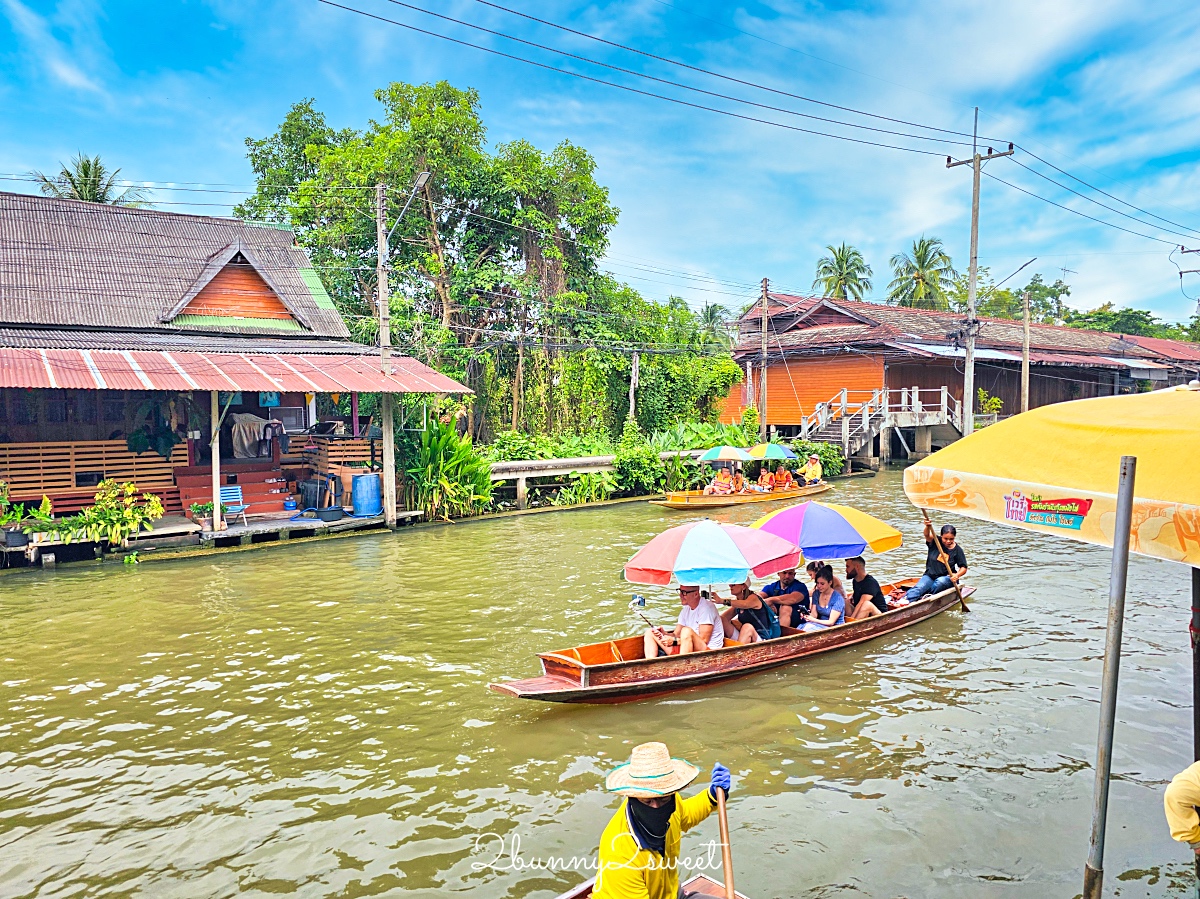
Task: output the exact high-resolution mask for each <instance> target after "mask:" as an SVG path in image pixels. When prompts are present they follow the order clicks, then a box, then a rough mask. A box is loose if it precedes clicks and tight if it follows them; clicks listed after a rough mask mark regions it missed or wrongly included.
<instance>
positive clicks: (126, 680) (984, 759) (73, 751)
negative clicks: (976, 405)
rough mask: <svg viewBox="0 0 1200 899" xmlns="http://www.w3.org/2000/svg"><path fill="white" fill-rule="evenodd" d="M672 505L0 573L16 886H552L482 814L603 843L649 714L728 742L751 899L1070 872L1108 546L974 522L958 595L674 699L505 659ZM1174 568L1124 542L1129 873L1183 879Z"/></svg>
mask: <svg viewBox="0 0 1200 899" xmlns="http://www.w3.org/2000/svg"><path fill="white" fill-rule="evenodd" d="M834 496H835V498H836V499H837V500H839V501H844V502H849V503H852V504H855V505H859V506H860V507H862V508H865V509H869V510H870V509H874V510H875V511H876V512H877V513H878V514H880V515H882V516H883V517H885V518H888V519H889V520H892V521H895V522H897V523H898V524H901V526H902V527H903V529H904V531H905V535H906V539H908V540H909V545H908V546H906V547H904V548H902V549H900V550H897V551H895V552H893V553H891V554H888V555H887V556H884V557H880V558H878V559H872V560H869V561H870V563H871V565H872V570H873V571H875V573H876V574H879V575H881V580H882V579H883V577H882V575H888V574H898V573H904V572H908V571H915V570H916V568H917V567H918V566H919V564H920V561H921V559H923V545H922V544H921V543H920V540H919V519H918V516H917V515H916V513H915V512H914V511H913V510H912V509H911V507H909V506H908V504H907V502H906V501H905V500H904V499H903V497H902V494H901V492H900V489H899V475H898V474H897V473H890V474H886V475H883V476H880V477H878V478H876V479H874V480H872V481H858V482H853V483H846V484H844V485H842V486H839V487H838V489H837V491H836V494H835V495H834ZM756 511H757V510H756ZM728 517H729V518H730V519H731V520H743V521H744V520H749V519H750V518H752V517H753V515H752V514H751V513H750V512H749V511H748V510H737V511H735V512H733V513H731V514H730V515H729V516H728ZM682 520H684V519H683V518H681V517H680V516H679V515H678V514H677V513H669V512H663V511H661V510H658V509H655V508H653V507H650V506H647V505H642V504H638V505H625V506H618V507H612V508H607V509H596V510H587V511H579V512H573V513H569V514H550V515H540V516H530V517H524V518H514V519H508V520H502V521H494V522H487V523H475V524H466V525H455V526H450V527H444V528H438V529H430V530H409V531H407V532H403V533H401V534H400V535H399V536H380V537H377V538H365V539H356V540H344V541H334V542H328V543H325V544H322V545H313V546H296V547H282V548H278V549H272V550H268V551H263V552H255V553H247V554H239V555H232V556H224V557H218V558H213V559H197V560H186V561H178V562H166V563H155V564H145V565H142V566H140V567H138V568H136V569H125V568H122V567H121V566H119V565H116V566H106V567H105V568H104V569H103V570H102V571H97V570H95V569H94V568H92V567H83V568H79V567H76V568H73V569H66V568H64V569H60V570H59V571H57V572H52V573H45V574H28V573H25V574H20V575H18V576H15V577H5V578H2V579H0V708H2V712H0V715H2V717H0V895H3V896H5V897H9V896H39V897H51V896H153V897H176V896H178V897H209V896H212V897H215V896H232V895H235V894H236V895H239V896H242V895H245V896H265V895H268V894H279V893H292V894H295V895H300V896H322V897H324V896H331V897H332V896H338V897H351V896H368V895H413V896H440V895H443V894H445V893H448V892H452V891H453V892H462V891H464V890H472V891H474V894H477V895H480V896H489V897H491V896H497V897H499V896H507V897H524V896H536V897H550V896H553V895H555V894H556V893H557V892H558V891H560V890H563V889H566V888H567V887H569V886H571V885H572V884H573V883H575V882H576V881H577V880H579V879H581V878H580V876H579V875H577V874H572V873H566V874H562V873H559V874H550V873H546V872H544V871H538V870H529V869H520V870H495V869H488V868H483V869H480V867H479V866H480V865H482V864H483V863H484V862H487V861H488V860H489V859H490V858H491V857H492V856H494V855H495V854H496V850H495V848H494V846H495V844H492V845H491V846H488V847H477V844H476V841H477V839H478V838H479V837H480V835H482V834H487V833H493V834H498V835H500V837H503V838H504V839H505V840H506V841H508V845H509V846H511V840H512V839H513V838H514V837H519V838H520V857H521V859H522V860H523V861H525V862H526V863H532V862H533V860H534V859H536V858H538V857H546V856H549V855H555V856H563V855H575V854H581V855H584V856H590V855H591V854H592V853H593V852H594V850H595V846H596V841H597V838H598V835H599V833H600V830H601V829H602V827H603V826H604V823H605V822H606V821H607V819H608V817H609V815H610V814H611V809H613V808H614V807H615V804H616V803H615V802H614V801H613V800H612V799H611V798H609V797H608V796H607V795H606V794H604V793H603V792H602V791H601V788H600V783H601V779H602V776H603V774H604V772H605V771H606V770H607V769H608V768H609V767H610V766H611V765H612V764H613V763H614V762H615V761H617V760H620V759H623V758H624V757H625V756H626V755H627V754H628V752H629V749H630V747H631V745H633V744H634V743H637V742H641V741H644V740H648V739H665V740H666V741H668V742H669V744H670V746H671V748H672V750H673V751H674V753H675V754H676V755H682V756H684V757H687V758H689V759H692V760H694V761H696V762H698V763H700V764H701V765H703V766H704V768H705V770H706V771H707V769H708V768H709V767H710V766H711V765H712V763H713V762H714V761H717V760H719V761H722V762H724V763H725V764H726V765H728V766H729V767H730V768H731V769H732V770H733V771H734V774H735V782H734V792H733V801H732V802H731V806H730V816H731V824H732V841H733V847H734V857H735V868H736V871H737V880H738V886H739V888H740V889H742V890H744V891H745V892H747V893H748V894H749V895H750V896H753V897H790V896H814V897H815V896H822V897H824V896H841V895H846V896H872V897H892V896H907V897H918V896H929V897H955V899H958V897H964V896H971V897H1009V896H1013V897H1046V896H1073V895H1075V894H1077V893H1079V892H1080V884H1081V876H1080V872H1081V870H1082V867H1083V861H1084V858H1085V856H1086V848H1087V831H1088V823H1089V821H1088V818H1089V803H1090V795H1091V788H1092V778H1093V775H1092V771H1091V769H1090V767H1089V766H1090V763H1091V760H1092V758H1093V755H1094V753H1095V730H1096V716H1097V704H1096V697H1097V685H1098V681H1099V671H1100V654H1101V652H1102V647H1103V637H1104V631H1103V619H1104V607H1105V602H1106V596H1107V593H1106V591H1107V586H1106V585H1107V568H1108V557H1107V554H1106V553H1105V552H1104V551H1101V550H1094V549H1088V548H1084V547H1080V546H1078V545H1075V544H1071V543H1066V542H1057V543H1041V542H1039V541H1037V540H1034V539H1033V538H1031V537H1029V536H1026V535H1022V534H1019V533H1017V532H1015V531H1010V530H1005V529H1002V528H998V527H991V526H987V525H981V524H975V523H971V522H966V521H961V520H960V521H957V522H956V523H957V524H959V525H960V527H961V531H960V539H961V540H962V542H963V544H964V546H965V548H966V552H967V556H968V559H969V560H970V562H971V566H972V570H973V571H974V572H975V577H974V578H973V580H974V582H975V583H976V584H977V585H978V586H979V587H980V592H979V594H978V596H977V598H976V600H975V601H974V602H973V603H972V612H971V613H970V614H969V615H965V616H964V615H962V614H960V613H959V612H957V611H955V612H948V613H946V614H944V615H942V616H941V617H940V618H939V619H936V620H934V621H932V622H928V623H926V624H923V625H919V626H917V627H916V628H913V629H911V630H909V631H907V632H904V633H902V634H899V635H896V636H893V637H890V638H886V639H883V640H880V641H877V642H875V643H872V644H869V645H866V646H863V647H859V648H855V649H849V650H845V651H843V652H840V653H837V654H834V655H832V656H829V657H826V658H823V659H819V660H816V661H812V662H809V663H806V664H802V665H796V666H792V667H790V668H785V669H781V670H778V671H776V672H772V673H768V674H765V675H760V676H757V677H753V678H749V679H743V680H741V681H736V682H734V683H732V684H727V685H724V686H721V687H717V688H714V689H710V690H705V691H697V692H690V693H686V694H682V695H680V696H677V697H676V698H674V699H668V700H660V701H651V702H644V703H639V704H634V705H625V706H607V707H571V706H545V705H539V704H532V703H521V702H519V701H516V700H507V699H505V698H503V697H500V696H497V695H495V694H492V693H490V692H488V691H486V690H485V689H484V684H485V683H486V682H488V681H489V680H495V679H500V678H503V677H505V676H513V677H522V676H528V675H531V674H534V673H536V671H537V665H536V661H535V659H534V657H533V654H534V652H535V651H537V650H539V649H547V648H554V647H559V646H563V645H571V644H574V643H581V642H586V641H588V640H590V639H594V638H596V637H598V636H604V635H611V634H618V633H631V632H633V631H635V630H636V629H637V624H636V622H635V621H633V620H631V619H630V618H629V615H628V612H627V610H626V604H627V602H628V597H629V592H630V590H629V588H628V586H627V585H625V584H623V582H622V580H621V577H620V568H621V565H622V563H623V562H624V561H625V560H626V558H627V557H628V556H629V555H631V554H632V553H633V551H634V550H635V549H636V548H637V547H638V546H639V545H641V544H642V543H643V542H645V540H647V539H648V538H649V537H651V536H653V535H654V534H655V533H657V532H658V531H660V530H662V529H663V528H665V527H667V526H668V525H670V524H675V523H679V522H681V521H682ZM1186 588H1187V580H1186V570H1185V569H1184V568H1182V567H1180V566H1176V565H1170V564H1167V563H1158V562H1152V561H1148V560H1144V559H1138V560H1135V561H1134V563H1133V566H1132V583H1131V596H1130V603H1129V614H1128V621H1127V627H1126V652H1127V654H1126V657H1125V663H1124V665H1123V668H1122V688H1121V697H1120V709H1119V726H1118V729H1117V735H1116V743H1117V748H1116V754H1115V755H1116V758H1115V771H1116V772H1117V775H1118V779H1117V781H1116V783H1115V784H1114V786H1113V793H1112V815H1111V818H1110V825H1109V852H1108V859H1107V865H1106V870H1107V875H1108V883H1109V885H1110V890H1112V889H1113V888H1115V892H1116V894H1117V895H1120V896H1125V897H1141V896H1180V895H1184V891H1183V888H1182V887H1181V886H1180V884H1181V882H1182V881H1183V878H1184V877H1185V876H1186V873H1187V870H1188V855H1189V853H1188V852H1187V849H1186V847H1182V848H1181V847H1180V846H1179V845H1178V844H1175V843H1173V842H1172V841H1171V840H1170V839H1169V836H1168V835H1167V833H1166V827H1165V824H1164V821H1163V817H1162V804H1161V792H1162V789H1163V786H1164V784H1165V782H1166V780H1167V779H1169V777H1170V776H1171V774H1172V773H1174V772H1175V771H1176V770H1178V769H1179V768H1181V767H1183V766H1184V765H1185V764H1186V763H1187V761H1188V756H1189V753H1190V746H1191V734H1190V709H1191V698H1190V695H1189V689H1190V680H1191V679H1190V669H1189V665H1188V661H1189V659H1188V653H1187V626H1186V622H1187V608H1188V605H1189V603H1188V597H1187V595H1186ZM641 592H644V593H646V594H647V595H648V596H649V597H650V607H651V609H652V610H653V609H658V610H661V612H662V615H663V617H666V615H667V613H668V610H671V609H673V608H676V605H675V602H674V599H673V598H672V597H671V596H670V594H669V592H668V591H665V590H649V591H646V590H643V591H641ZM715 835H716V822H715V819H710V821H709V822H706V824H705V825H703V826H702V827H701V828H700V829H699V830H698V831H695V832H693V834H692V835H690V836H689V837H688V838H687V840H685V852H690V853H692V854H694V855H697V856H698V855H700V854H702V852H703V849H702V846H701V844H702V843H703V842H704V841H707V840H709V839H712V838H714V837H715ZM509 864H510V863H509ZM1111 894H1112V893H1110V895H1111Z"/></svg>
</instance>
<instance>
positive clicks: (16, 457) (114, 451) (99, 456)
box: [0, 440, 188, 501]
mask: <svg viewBox="0 0 1200 899" xmlns="http://www.w3.org/2000/svg"><path fill="white" fill-rule="evenodd" d="M187 463H188V456H187V445H186V444H184V443H180V444H177V445H176V446H175V449H174V450H172V452H171V458H170V459H164V458H163V457H162V456H160V455H158V453H155V452H148V453H142V454H141V455H140V456H137V455H134V454H133V453H131V452H130V451H129V449H128V448H127V447H126V446H125V441H124V440H88V441H81V442H78V443H5V444H2V445H0V480H3V481H5V482H6V483H7V484H8V486H9V492H10V495H11V496H12V497H13V498H14V499H18V500H22V501H28V500H39V499H41V498H42V496H43V495H45V496H49V497H50V498H51V499H53V498H54V497H55V496H61V495H64V494H77V493H80V492H87V491H89V490H94V489H95V485H94V484H93V483H91V481H94V480H98V478H97V477H96V476H97V475H98V476H99V478H113V479H114V480H117V481H121V482H125V481H132V482H133V483H135V484H136V485H137V486H138V489H139V490H145V491H149V492H151V493H156V492H158V491H159V490H166V489H170V488H174V486H175V474H174V471H175V469H176V468H178V467H180V466H184V465H187ZM80 475H82V476H83V478H82V480H83V481H84V483H83V484H80V482H79V481H80V477H79V476H80ZM89 476H90V477H89Z"/></svg>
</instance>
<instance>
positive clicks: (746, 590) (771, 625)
mask: <svg viewBox="0 0 1200 899" xmlns="http://www.w3.org/2000/svg"><path fill="white" fill-rule="evenodd" d="M729 592H730V593H731V594H732V598H731V599H726V600H723V602H724V603H725V605H727V606H729V608H728V609H726V610H725V611H724V612H722V613H721V624H722V625H723V626H724V633H725V637H726V638H727V639H730V640H736V641H737V642H738V643H757V642H758V641H759V640H774V639H775V638H776V637H778V636H779V634H780V631H779V616H777V615H776V614H775V610H774V609H773V608H771V604H770V603H768V602H767V601H766V600H765V599H763V598H762V597H761V596H759V595H758V594H757V593H753V592H751V590H750V580H749V578H747V579H746V582H745V583H742V584H730V585H729Z"/></svg>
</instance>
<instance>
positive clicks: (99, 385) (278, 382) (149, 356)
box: [0, 347, 470, 393]
mask: <svg viewBox="0 0 1200 899" xmlns="http://www.w3.org/2000/svg"><path fill="white" fill-rule="evenodd" d="M363 349H364V350H368V352H363V353H338V354H333V353H295V352H292V353H285V352H273V353H270V352H243V353H236V352H224V353H216V352H203V351H198V350H169V351H168V350H157V351H154V350H107V349H106V350H98V349H95V350H93V349H57V348H56V349H45V348H32V347H28V348H20V347H0V387H23V388H36V387H40V388H52V389H53V388H71V389H75V390H170V391H187V390H229V391H233V390H250V391H266V392H276V391H278V392H297V393H349V392H351V391H358V392H361V393H470V390H468V388H466V387H464V386H463V385H462V384H459V383H458V382H457V381H455V380H453V379H452V378H448V377H446V376H445V375H442V374H439V373H438V372H436V371H434V370H433V369H432V368H430V367H429V366H427V365H423V364H422V363H420V362H418V361H416V360H415V359H411V358H409V357H406V356H392V357H391V358H390V360H389V366H388V367H389V371H388V373H387V374H384V373H383V372H382V371H381V370H380V363H379V355H378V351H377V350H374V349H373V348H368V347H363Z"/></svg>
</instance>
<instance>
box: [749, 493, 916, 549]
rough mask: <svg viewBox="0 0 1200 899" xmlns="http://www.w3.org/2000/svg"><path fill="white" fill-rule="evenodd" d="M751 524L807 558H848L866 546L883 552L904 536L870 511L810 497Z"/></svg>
mask: <svg viewBox="0 0 1200 899" xmlns="http://www.w3.org/2000/svg"><path fill="white" fill-rule="evenodd" d="M754 527H756V528H758V529H759V530H761V531H765V532H767V533H768V534H775V535H776V536H778V537H782V538H783V539H784V540H787V541H788V542H789V543H791V544H793V545H795V546H797V547H799V548H800V550H801V551H802V552H803V553H804V555H805V556H806V557H807V558H809V559H852V558H854V557H855V556H860V555H862V553H863V551H864V550H866V549H867V548H868V547H869V548H870V549H871V551H872V552H877V553H883V552H887V551H888V550H889V549H895V548H896V547H897V546H899V545H900V544H901V543H902V542H903V540H904V538H903V537H902V536H901V534H900V532H899V531H898V530H896V529H895V528H894V527H892V526H891V525H890V524H888V523H887V522H885V521H880V520H879V519H878V518H875V517H874V516H873V515H868V514H867V513H866V512H860V511H859V510H858V509H853V508H851V507H850V506H843V505H841V504H840V503H818V502H815V501H811V500H810V501H809V502H804V503H798V504H797V505H794V506H788V507H787V508H784V509H778V510H776V511H774V512H772V513H770V514H769V515H764V516H763V517H762V518H760V519H759V520H758V521H756V522H754Z"/></svg>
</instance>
